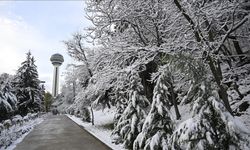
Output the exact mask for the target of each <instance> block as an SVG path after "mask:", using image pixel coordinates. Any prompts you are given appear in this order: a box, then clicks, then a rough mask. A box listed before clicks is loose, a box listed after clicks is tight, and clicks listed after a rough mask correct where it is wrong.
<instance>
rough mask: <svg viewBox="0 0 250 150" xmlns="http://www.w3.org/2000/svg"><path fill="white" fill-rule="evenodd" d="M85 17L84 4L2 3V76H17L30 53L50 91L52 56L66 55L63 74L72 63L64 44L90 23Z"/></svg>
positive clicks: (0, 10) (0, 7)
mask: <svg viewBox="0 0 250 150" xmlns="http://www.w3.org/2000/svg"><path fill="white" fill-rule="evenodd" d="M84 16H85V12H84V2H83V1H0V73H3V72H6V73H9V74H15V72H16V70H17V69H18V67H19V66H20V65H21V62H23V61H24V60H25V58H26V54H25V53H27V52H28V51H29V50H30V51H31V53H32V55H33V56H34V57H35V59H36V65H37V67H38V73H39V78H40V80H44V81H46V83H45V87H46V90H48V91H51V83H52V78H53V74H52V73H53V66H52V64H51V62H50V61H49V59H50V56H51V55H52V54H54V53H61V54H62V55H63V56H64V59H65V62H64V64H63V65H62V66H61V70H60V72H61V74H62V72H64V71H65V67H66V64H68V63H72V62H73V61H72V60H71V58H70V57H69V56H68V55H67V53H66V49H65V46H64V44H63V43H62V41H63V40H67V39H69V38H70V37H71V34H72V33H74V32H76V31H82V30H83V29H84V28H86V27H87V26H88V25H89V24H90V23H89V21H88V20H87V19H85V17H84ZM60 78H61V79H63V76H60ZM61 82H62V81H61Z"/></svg>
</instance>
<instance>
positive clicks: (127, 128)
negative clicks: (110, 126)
mask: <svg viewBox="0 0 250 150" xmlns="http://www.w3.org/2000/svg"><path fill="white" fill-rule="evenodd" d="M129 80H130V84H129V91H128V95H129V96H128V105H127V107H126V108H125V110H124V112H123V113H122V115H121V117H120V119H119V120H118V122H117V125H116V127H115V129H114V131H113V133H112V134H113V135H117V136H118V138H116V139H115V140H116V141H121V142H123V144H124V146H125V147H126V148H130V149H132V147H133V143H134V140H135V139H136V137H137V135H138V134H139V133H140V132H141V128H142V124H143V122H144V120H145V117H146V112H145V109H146V108H147V106H148V105H149V102H148V100H147V98H146V96H145V95H143V94H144V92H143V86H142V84H141V79H140V77H139V75H138V73H136V72H132V73H131V74H130V76H129Z"/></svg>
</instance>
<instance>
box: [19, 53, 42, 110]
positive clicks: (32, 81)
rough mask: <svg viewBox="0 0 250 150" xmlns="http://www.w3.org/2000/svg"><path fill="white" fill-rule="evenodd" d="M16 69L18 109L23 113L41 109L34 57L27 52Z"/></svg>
mask: <svg viewBox="0 0 250 150" xmlns="http://www.w3.org/2000/svg"><path fill="white" fill-rule="evenodd" d="M21 65H22V66H21V67H20V68H19V69H18V70H17V73H16V77H15V82H14V85H15V88H16V95H17V98H18V110H19V112H20V114H22V115H25V114H27V113H28V112H37V111H40V109H41V97H40V95H41V90H40V87H39V82H40V81H39V79H38V72H37V67H36V65H35V60H34V57H33V56H31V53H30V52H28V53H27V57H26V60H25V61H24V62H22V64H21Z"/></svg>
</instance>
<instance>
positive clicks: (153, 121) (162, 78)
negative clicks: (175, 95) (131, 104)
mask: <svg viewBox="0 0 250 150" xmlns="http://www.w3.org/2000/svg"><path fill="white" fill-rule="evenodd" d="M163 69H165V68H163ZM160 72H161V74H159V75H158V77H156V85H155V88H154V95H153V102H152V104H151V109H150V112H149V114H148V116H147V118H146V120H145V122H144V124H143V127H142V132H141V133H140V134H139V135H138V136H137V138H136V140H135V142H134V145H133V149H166V148H167V144H166V143H167V142H168V139H169V137H170V136H171V134H172V132H173V122H172V117H171V112H170V111H169V110H170V104H169V103H170V100H169V96H168V95H169V94H170V92H169V88H168V80H167V79H168V75H167V74H165V72H166V71H164V70H162V71H160Z"/></svg>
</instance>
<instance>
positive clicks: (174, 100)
mask: <svg viewBox="0 0 250 150" xmlns="http://www.w3.org/2000/svg"><path fill="white" fill-rule="evenodd" d="M169 84H170V94H171V99H172V102H173V104H174V110H175V114H176V119H177V120H179V119H181V115H180V112H179V109H178V106H177V100H176V96H175V93H174V87H173V84H172V83H169Z"/></svg>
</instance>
